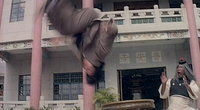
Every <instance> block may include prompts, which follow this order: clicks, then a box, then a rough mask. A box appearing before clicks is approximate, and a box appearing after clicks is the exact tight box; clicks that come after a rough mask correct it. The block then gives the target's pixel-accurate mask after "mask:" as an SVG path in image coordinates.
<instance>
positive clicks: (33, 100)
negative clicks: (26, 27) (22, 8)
mask: <svg viewBox="0 0 200 110" xmlns="http://www.w3.org/2000/svg"><path fill="white" fill-rule="evenodd" d="M42 4H43V0H36V10H38V9H39V8H40V6H42ZM43 15H44V13H38V14H37V15H35V22H34V36H33V47H32V59H31V96H30V106H31V107H34V108H35V109H36V110H39V108H40V95H41V77H42V48H41V33H42V18H43Z"/></svg>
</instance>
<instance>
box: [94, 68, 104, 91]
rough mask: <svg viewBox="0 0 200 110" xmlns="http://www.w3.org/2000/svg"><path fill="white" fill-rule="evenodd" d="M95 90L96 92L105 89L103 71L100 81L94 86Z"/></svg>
mask: <svg viewBox="0 0 200 110" xmlns="http://www.w3.org/2000/svg"><path fill="white" fill-rule="evenodd" d="M96 89H97V90H103V89H105V73H104V71H103V73H102V77H101V79H100V80H99V82H98V83H97V85H96Z"/></svg>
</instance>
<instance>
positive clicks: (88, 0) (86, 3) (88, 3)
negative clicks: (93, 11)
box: [82, 0, 94, 8]
mask: <svg viewBox="0 0 200 110" xmlns="http://www.w3.org/2000/svg"><path fill="white" fill-rule="evenodd" d="M82 3H83V5H82V6H83V8H89V7H90V8H92V7H94V1H93V0H82Z"/></svg>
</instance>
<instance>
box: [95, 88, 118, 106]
mask: <svg viewBox="0 0 200 110" xmlns="http://www.w3.org/2000/svg"><path fill="white" fill-rule="evenodd" d="M111 90H114V88H112V87H109V88H106V89H104V90H98V91H97V92H96V94H95V96H94V100H93V103H95V104H97V106H98V107H99V108H101V107H102V105H103V104H106V103H110V102H116V101H117V99H118V97H119V95H118V94H116V93H112V91H111Z"/></svg>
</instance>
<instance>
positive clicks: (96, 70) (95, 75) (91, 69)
mask: <svg viewBox="0 0 200 110" xmlns="http://www.w3.org/2000/svg"><path fill="white" fill-rule="evenodd" d="M103 67H104V62H100V66H99V67H96V66H94V65H93V64H92V63H91V62H89V61H88V60H87V59H84V60H83V68H84V69H85V71H86V74H87V83H88V84H95V83H96V82H98V81H99V80H100V79H101V77H102V72H103V70H102V69H103Z"/></svg>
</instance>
